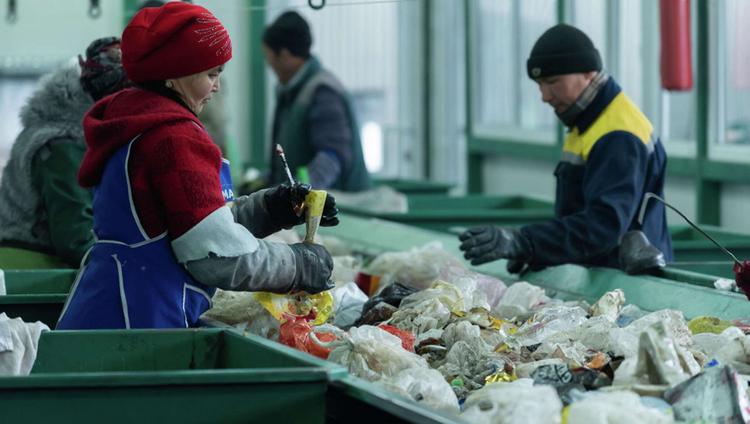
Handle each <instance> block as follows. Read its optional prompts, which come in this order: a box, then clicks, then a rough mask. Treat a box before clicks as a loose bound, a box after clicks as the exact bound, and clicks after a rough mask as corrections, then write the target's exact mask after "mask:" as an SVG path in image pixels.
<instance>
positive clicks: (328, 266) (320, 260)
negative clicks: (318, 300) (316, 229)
mask: <svg viewBox="0 0 750 424" xmlns="http://www.w3.org/2000/svg"><path fill="white" fill-rule="evenodd" d="M289 247H291V248H292V252H294V258H295V263H296V264H297V273H296V274H295V275H294V281H293V283H292V289H291V290H290V291H304V292H307V293H310V294H316V293H320V292H322V291H325V290H330V289H332V288H334V287H335V284H334V283H333V281H331V272H332V271H333V259H332V258H331V255H330V254H329V253H328V251H327V250H326V248H325V247H323V246H321V245H319V244H313V243H296V244H292V245H290V246H289Z"/></svg>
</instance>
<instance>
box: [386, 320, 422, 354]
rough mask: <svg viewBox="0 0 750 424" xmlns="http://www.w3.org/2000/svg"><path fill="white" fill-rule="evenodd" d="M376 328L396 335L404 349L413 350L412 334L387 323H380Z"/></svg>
mask: <svg viewBox="0 0 750 424" xmlns="http://www.w3.org/2000/svg"><path fill="white" fill-rule="evenodd" d="M378 328H381V329H383V330H385V331H387V332H389V333H391V334H393V335H394V336H396V337H398V338H399V339H401V347H403V348H404V349H405V350H408V351H409V352H414V334H412V333H410V332H408V331H405V330H401V329H398V328H396V327H394V326H392V325H388V324H380V325H378Z"/></svg>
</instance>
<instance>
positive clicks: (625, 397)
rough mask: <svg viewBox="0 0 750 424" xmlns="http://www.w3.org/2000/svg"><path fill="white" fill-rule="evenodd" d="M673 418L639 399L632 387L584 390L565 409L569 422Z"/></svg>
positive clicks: (614, 423)
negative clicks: (600, 390)
mask: <svg viewBox="0 0 750 424" xmlns="http://www.w3.org/2000/svg"><path fill="white" fill-rule="evenodd" d="M673 422H674V419H673V418H672V416H671V415H667V414H664V413H662V412H660V411H659V410H658V409H654V408H649V407H647V406H645V405H643V403H641V400H640V396H638V395H637V394H636V393H633V392H631V391H624V390H623V391H614V392H599V391H594V392H587V393H586V395H585V396H584V398H583V399H582V400H580V401H577V402H574V403H572V404H571V405H570V406H569V407H568V410H567V423H568V424H631V423H642V424H669V423H673Z"/></svg>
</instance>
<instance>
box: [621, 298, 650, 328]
mask: <svg viewBox="0 0 750 424" xmlns="http://www.w3.org/2000/svg"><path fill="white" fill-rule="evenodd" d="M646 315H648V312H646V311H643V310H641V308H639V307H638V306H636V305H633V304H632V303H631V304H629V305H625V306H623V308H622V310H620V315H619V316H618V317H617V321H616V324H617V326H618V327H627V326H628V325H630V324H631V323H632V322H633V321H635V320H637V319H639V318H643V317H644V316H646Z"/></svg>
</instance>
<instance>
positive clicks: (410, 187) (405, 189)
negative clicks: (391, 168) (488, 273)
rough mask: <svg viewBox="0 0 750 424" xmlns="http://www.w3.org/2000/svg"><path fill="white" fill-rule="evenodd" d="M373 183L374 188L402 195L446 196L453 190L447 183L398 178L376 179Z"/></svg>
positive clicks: (451, 185)
mask: <svg viewBox="0 0 750 424" xmlns="http://www.w3.org/2000/svg"><path fill="white" fill-rule="evenodd" d="M373 183H374V185H375V186H376V187H379V186H388V187H390V188H392V189H394V190H396V191H398V192H401V193H404V194H448V192H449V191H450V190H451V189H452V188H453V184H449V183H441V182H438V181H424V180H407V179H399V178H376V179H375V180H374V181H373Z"/></svg>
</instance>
